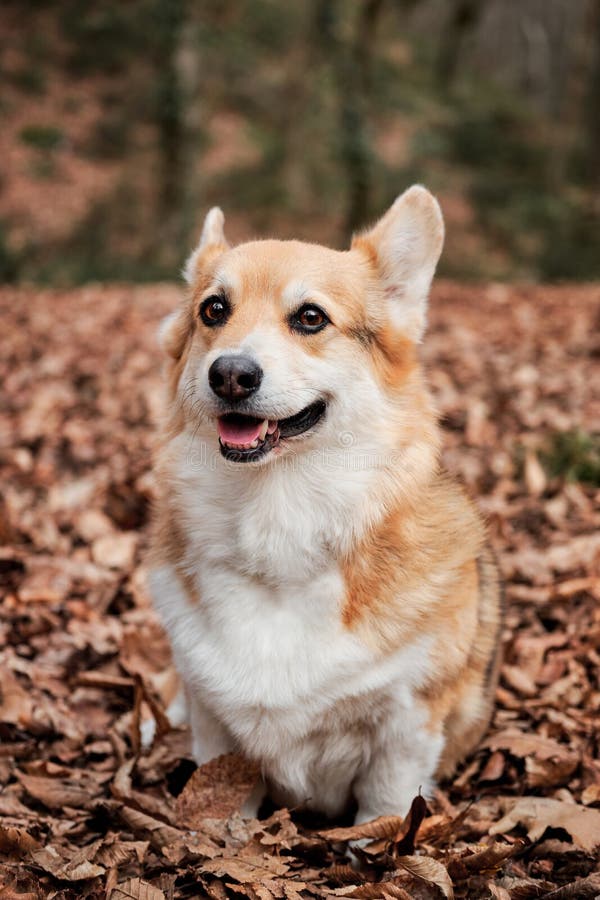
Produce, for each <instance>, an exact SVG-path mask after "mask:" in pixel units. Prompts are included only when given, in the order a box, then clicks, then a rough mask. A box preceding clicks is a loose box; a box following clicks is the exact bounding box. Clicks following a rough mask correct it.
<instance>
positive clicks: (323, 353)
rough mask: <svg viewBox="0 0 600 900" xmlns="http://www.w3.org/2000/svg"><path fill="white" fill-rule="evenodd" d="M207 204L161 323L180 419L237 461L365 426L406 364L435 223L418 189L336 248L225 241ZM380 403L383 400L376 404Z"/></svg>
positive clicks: (374, 420)
mask: <svg viewBox="0 0 600 900" xmlns="http://www.w3.org/2000/svg"><path fill="white" fill-rule="evenodd" d="M223 222H224V220H223V214H222V212H221V210H220V209H217V208H214V209H212V210H211V211H210V212H209V213H208V215H207V217H206V221H205V223H204V228H203V231H202V236H201V239H200V243H199V245H198V247H197V248H196V249H195V250H194V252H193V253H192V255H191V257H190V259H189V260H188V263H187V265H186V268H185V277H186V280H187V281H188V283H189V285H190V288H191V296H190V298H189V299H188V300H187V302H186V304H185V305H184V306H183V307H182V308H181V309H180V310H178V311H177V312H175V313H174V314H173V315H172V316H170V317H169V318H168V319H167V320H166V322H165V324H164V326H163V329H162V339H163V344H164V346H165V348H166V350H167V352H168V353H169V355H170V356H171V358H172V369H171V382H172V387H173V391H174V399H175V398H176V400H177V403H178V409H179V412H180V416H183V420H184V421H185V423H186V424H189V425H191V426H192V427H193V428H194V429H199V430H200V431H201V433H202V434H203V435H204V436H210V434H212V435H214V440H215V446H216V445H217V441H218V445H219V447H220V450H221V453H222V455H223V456H225V457H226V458H228V459H231V460H235V461H238V462H247V461H259V460H260V461H266V460H268V459H276V458H277V457H278V456H281V454H283V453H284V452H285V451H286V450H289V449H291V448H293V449H294V450H295V451H296V452H298V451H299V450H301V449H314V448H315V447H319V446H320V445H322V446H331V445H332V443H333V444H335V443H336V439H337V438H338V437H339V435H340V433H347V432H349V431H350V432H352V431H362V430H364V429H368V428H377V427H379V423H380V420H381V417H382V416H384V415H385V413H384V410H383V406H382V404H383V405H384V406H385V404H386V403H387V402H388V401H389V400H390V398H397V397H398V392H399V391H401V390H402V387H403V385H404V384H405V383H406V381H407V379H409V378H410V374H411V372H412V371H413V370H414V368H415V365H416V363H415V352H414V350H415V344H417V343H418V342H419V341H420V339H421V336H422V334H423V331H424V328H425V320H426V307H427V295H428V292H429V287H430V284H431V280H432V277H433V273H434V271H435V267H436V264H437V261H438V258H439V255H440V252H441V249H442V243H443V232H444V229H443V221H442V216H441V212H440V208H439V206H438V203H437V202H436V200H435V199H434V198H433V197H432V195H431V194H430V193H429V192H428V191H426V190H425V189H424V188H422V187H418V186H416V187H412V188H410V189H409V190H407V191H406V192H405V193H404V194H402V195H401V196H400V197H399V198H398V199H397V200H396V202H395V203H394V204H393V206H392V207H391V208H390V209H389V210H388V212H387V213H386V214H385V215H384V216H383V218H382V219H380V221H379V222H378V223H377V224H376V225H375V226H374V227H373V228H372V229H371V230H369V231H367V232H365V233H364V234H362V235H360V236H358V237H356V238H355V239H354V241H353V243H352V247H351V249H350V250H348V251H345V252H339V251H335V250H330V249H327V248H325V247H321V246H318V245H313V244H305V243H300V242H296V241H275V240H265V241H254V242H251V243H247V244H241V245H239V246H237V247H234V248H230V247H229V246H228V244H227V241H226V239H225V236H224V231H223ZM388 405H389V404H388Z"/></svg>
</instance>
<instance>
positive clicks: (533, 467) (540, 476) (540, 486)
mask: <svg viewBox="0 0 600 900" xmlns="http://www.w3.org/2000/svg"><path fill="white" fill-rule="evenodd" d="M547 483H548V479H547V478H546V473H545V472H544V469H543V468H542V465H541V463H540V461H539V459H538V456H537V453H536V452H535V450H531V449H528V450H527V451H526V453H525V484H526V485H527V491H528V493H529V494H531V496H532V497H539V496H540V495H541V494H543V493H544V491H545V490H546V485H547Z"/></svg>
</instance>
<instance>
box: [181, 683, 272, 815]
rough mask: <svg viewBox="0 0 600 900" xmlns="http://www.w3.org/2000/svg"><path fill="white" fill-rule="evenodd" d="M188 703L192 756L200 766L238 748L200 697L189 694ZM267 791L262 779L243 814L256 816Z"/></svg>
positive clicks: (242, 810) (247, 802)
mask: <svg viewBox="0 0 600 900" xmlns="http://www.w3.org/2000/svg"><path fill="white" fill-rule="evenodd" d="M188 703H189V709H190V729H191V732H192V756H193V757H194V760H195V762H196V763H197V764H198V765H199V766H201V765H203V764H204V763H206V762H209V760H211V759H214V758H215V757H216V756H222V755H223V754H224V753H231V752H232V751H233V750H235V749H236V746H235V742H234V739H233V737H232V736H231V734H230V733H229V731H228V730H227V728H226V727H225V726H224V725H223V724H222V722H220V721H219V720H218V719H217V718H216V716H215V715H214V714H213V713H212V712H211V711H210V710H209V709H207V708H206V706H205V705H204V704H203V703H202V701H201V700H199V699H198V697H195V696H188ZM265 793H266V788H265V785H264V782H263V780H262V779H260V781H259V782H258V783H257V784H256V786H255V787H254V789H253V790H252V792H251V793H250V795H249V796H248V798H247V799H246V801H245V802H244V804H243V806H242V809H241V814H242V816H244V817H246V818H248V819H252V818H256V815H257V813H258V810H259V808H260V805H261V803H262V801H263V798H264V796H265Z"/></svg>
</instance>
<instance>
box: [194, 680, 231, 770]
mask: <svg viewBox="0 0 600 900" xmlns="http://www.w3.org/2000/svg"><path fill="white" fill-rule="evenodd" d="M188 705H189V716H190V731H191V733H192V756H193V757H194V761H195V762H196V763H197V764H198V765H199V766H202V765H204V763H206V762H209V760H211V759H214V758H215V757H216V756H221V755H222V754H223V753H231V752H232V751H233V749H234V742H233V738H232V737H231V735H230V733H229V731H228V730H227V729H226V728H225V726H224V725H223V724H222V723H221V722H220V721H219V720H218V719H217V717H216V716H215V715H214V714H213V713H212V712H211V711H210V710H209V709H208V708H207V707H206V706H205V705H204V703H202V701H201V700H200V699H199V697H198V696H196V695H190V694H188Z"/></svg>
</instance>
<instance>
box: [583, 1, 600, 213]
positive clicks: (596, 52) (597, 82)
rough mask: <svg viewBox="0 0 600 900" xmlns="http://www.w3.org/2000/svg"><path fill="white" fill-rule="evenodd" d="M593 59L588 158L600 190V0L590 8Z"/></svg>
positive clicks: (595, 185) (593, 181)
mask: <svg viewBox="0 0 600 900" xmlns="http://www.w3.org/2000/svg"><path fill="white" fill-rule="evenodd" d="M590 13H591V14H590V26H591V27H590V33H591V35H592V60H591V65H590V77H589V85H588V90H587V96H586V101H587V102H586V105H585V123H584V127H585V130H586V132H587V144H588V147H587V158H588V169H589V176H590V182H591V184H592V187H593V188H595V190H596V191H600V0H592V8H591V10H590ZM595 200H596V213H597V214H598V215H600V198H599V197H598V196H596V198H595Z"/></svg>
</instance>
